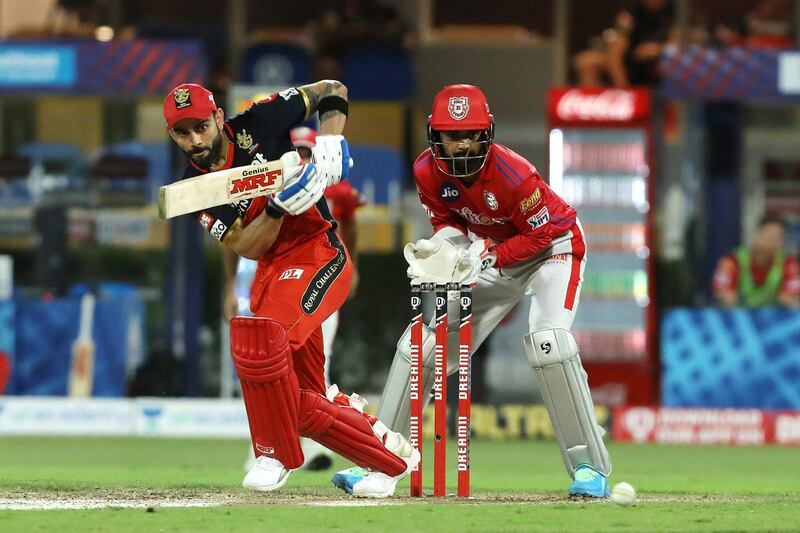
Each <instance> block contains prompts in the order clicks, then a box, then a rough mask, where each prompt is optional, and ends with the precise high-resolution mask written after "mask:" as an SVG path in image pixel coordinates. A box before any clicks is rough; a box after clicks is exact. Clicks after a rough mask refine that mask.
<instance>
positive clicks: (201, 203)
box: [158, 160, 284, 218]
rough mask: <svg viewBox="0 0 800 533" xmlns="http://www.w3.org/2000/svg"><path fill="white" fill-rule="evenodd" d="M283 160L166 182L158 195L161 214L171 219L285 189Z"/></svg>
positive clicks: (159, 213) (162, 216) (159, 212)
mask: <svg viewBox="0 0 800 533" xmlns="http://www.w3.org/2000/svg"><path fill="white" fill-rule="evenodd" d="M283 176H284V168H283V162H282V161H280V160H277V161H268V162H267V163H261V164H258V165H248V166H245V167H235V168H229V169H227V170H218V171H216V172H209V173H208V174H202V175H200V176H195V177H194V178H187V179H185V180H180V181H176V182H175V183H171V184H169V185H164V186H163V187H161V189H159V194H158V216H160V217H161V218H172V217H176V216H179V215H185V214H187V213H194V212H195V211H200V210H202V209H206V208H209V207H214V206H216V205H223V204H230V203H233V202H237V201H239V200H245V199H248V198H255V197H256V196H264V195H266V194H272V193H275V192H278V191H281V190H283V181H284V179H283Z"/></svg>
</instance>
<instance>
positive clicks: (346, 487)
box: [331, 466, 368, 494]
mask: <svg viewBox="0 0 800 533" xmlns="http://www.w3.org/2000/svg"><path fill="white" fill-rule="evenodd" d="M367 474H368V472H367V470H366V469H364V468H361V467H360V466H356V467H353V468H348V469H346V470H340V471H339V472H336V473H335V474H334V475H333V477H332V478H331V482H332V483H333V484H334V485H335V486H336V487H337V488H340V489H342V490H343V491H345V492H346V493H347V494H353V487H354V486H355V485H356V484H357V483H358V482H359V481H361V480H363V479H364V478H365V477H367Z"/></svg>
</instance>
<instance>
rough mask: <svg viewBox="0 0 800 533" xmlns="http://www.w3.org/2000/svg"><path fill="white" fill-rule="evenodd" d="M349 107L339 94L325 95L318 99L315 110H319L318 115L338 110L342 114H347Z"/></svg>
mask: <svg viewBox="0 0 800 533" xmlns="http://www.w3.org/2000/svg"><path fill="white" fill-rule="evenodd" d="M349 109H350V104H349V103H348V102H347V100H345V99H344V98H342V97H341V96H326V97H325V98H323V99H322V100H320V101H319V105H318V106H317V111H319V114H320V116H322V115H324V114H325V113H327V112H328V111H340V112H342V113H343V114H344V116H347V113H348V111H349Z"/></svg>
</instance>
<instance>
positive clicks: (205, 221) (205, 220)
mask: <svg viewBox="0 0 800 533" xmlns="http://www.w3.org/2000/svg"><path fill="white" fill-rule="evenodd" d="M199 220H200V225H201V226H203V229H204V230H206V231H208V228H210V227H211V224H213V223H214V221H215V220H216V219H215V218H214V217H212V216H211V215H209V214H208V213H206V212H205V211H203V212H202V213H200V218H199Z"/></svg>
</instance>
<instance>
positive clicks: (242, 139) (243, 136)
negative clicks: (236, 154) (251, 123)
mask: <svg viewBox="0 0 800 533" xmlns="http://www.w3.org/2000/svg"><path fill="white" fill-rule="evenodd" d="M236 144H238V145H239V148H241V149H242V150H249V149H250V147H251V146H253V136H252V135H250V134H249V133H247V130H244V129H243V130H242V132H241V133H237V134H236Z"/></svg>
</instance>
